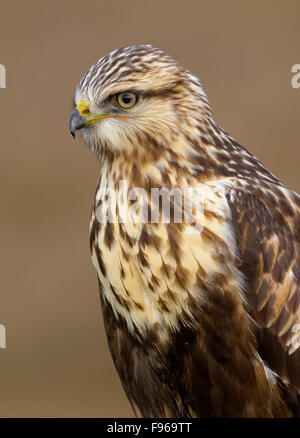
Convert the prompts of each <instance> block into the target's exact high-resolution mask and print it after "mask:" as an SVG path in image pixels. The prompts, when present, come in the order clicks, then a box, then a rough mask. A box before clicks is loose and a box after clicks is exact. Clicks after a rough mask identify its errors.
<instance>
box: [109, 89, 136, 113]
mask: <svg viewBox="0 0 300 438" xmlns="http://www.w3.org/2000/svg"><path fill="white" fill-rule="evenodd" d="M113 99H114V102H115V103H116V104H117V105H118V106H119V107H121V108H123V109H129V108H132V107H133V106H134V105H135V104H136V103H137V102H138V96H137V95H136V94H134V93H131V92H129V91H126V92H125V93H118V94H115V95H114V96H113Z"/></svg>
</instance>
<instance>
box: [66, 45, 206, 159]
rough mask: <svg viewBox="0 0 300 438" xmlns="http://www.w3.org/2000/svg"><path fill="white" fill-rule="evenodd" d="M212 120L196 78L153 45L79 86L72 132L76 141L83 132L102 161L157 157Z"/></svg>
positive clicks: (100, 65) (110, 58) (131, 49)
mask: <svg viewBox="0 0 300 438" xmlns="http://www.w3.org/2000/svg"><path fill="white" fill-rule="evenodd" d="M208 114H209V106H208V103H207V99H206V96H205V94H204V92H203V91H202V88H201V85H200V83H199V81H198V79H197V78H196V77H195V76H193V75H192V74H191V73H190V72H189V71H187V70H186V69H185V68H184V67H182V66H181V65H179V64H178V63H177V61H175V60H174V59H173V58H172V57H171V56H169V55H167V54H166V53H165V52H163V51H162V50H159V49H155V48H153V47H152V46H151V45H141V46H127V47H124V48H121V49H117V50H114V51H113V52H111V53H109V54H108V55H106V56H104V57H103V58H101V59H100V60H99V61H98V62H96V63H95V64H94V65H93V66H92V67H91V68H90V70H89V71H88V72H87V73H86V74H85V75H84V76H83V78H82V79H81V80H80V82H79V84H78V86H77V90H76V94H75V109H74V111H73V113H72V115H71V119H70V131H71V134H72V136H73V137H75V132H76V130H78V129H81V130H82V135H83V138H84V140H85V141H86V142H87V144H88V145H89V146H90V148H91V149H92V150H94V151H96V152H97V153H98V154H99V155H101V153H102V152H103V151H105V150H109V151H110V152H112V153H116V154H120V153H122V152H123V153H126V154H131V155H132V154H139V153H142V152H143V150H144V152H145V149H147V153H149V151H151V150H152V149H153V152H154V153H155V150H154V149H160V150H161V151H163V149H164V147H165V146H166V145H168V146H170V145H171V144H172V143H174V139H175V138H176V137H177V136H178V134H179V132H182V130H183V129H184V127H185V128H186V129H192V128H193V126H194V125H195V124H196V123H199V119H200V118H201V115H202V116H203V117H205V116H206V115H208ZM197 120H198V122H197ZM156 153H157V151H156Z"/></svg>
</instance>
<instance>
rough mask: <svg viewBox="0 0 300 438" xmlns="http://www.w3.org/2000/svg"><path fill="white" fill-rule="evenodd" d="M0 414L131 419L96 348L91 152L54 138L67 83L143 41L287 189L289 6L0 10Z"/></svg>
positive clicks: (292, 22)
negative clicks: (0, 82)
mask: <svg viewBox="0 0 300 438" xmlns="http://www.w3.org/2000/svg"><path fill="white" fill-rule="evenodd" d="M0 13H1V18H0V64H4V65H5V66H6V69H7V88H6V89H0V102H1V105H0V125H1V127H0V144H1V157H0V178H1V204H0V205H1V216H0V221H1V227H0V236H1V240H0V242H1V252H0V257H1V260H0V263H1V277H0V278H1V291H0V323H2V324H5V326H6V330H7V348H6V349H0V416H2V417H6V416H9V417H15V416H22V417H28V416H31V417H32V416H46V417H53V416H56V417H65V416H71V417H76V416H82V417H92V416H97V417H105V416H117V417H122V416H123V417H124V416H132V411H131V408H130V406H129V403H128V402H127V400H126V397H125V395H124V393H123V390H122V387H121V384H120V382H119V379H118V376H117V374H116V372H115V370H114V366H113V363H112V360H111V357H110V353H109V351H108V348H107V345H106V339H105V334H104V329H103V324H102V318H101V313H100V303H99V296H98V290H97V282H96V276H95V272H94V269H93V267H92V264H91V262H90V255H89V245H88V226H89V214H90V209H91V204H92V199H93V196H94V190H95V187H96V181H97V178H98V175H99V171H100V170H99V168H98V165H97V161H96V157H95V156H94V155H93V154H92V153H91V152H90V151H89V150H88V148H87V147H86V146H84V145H83V142H82V140H79V139H80V136H79V137H78V140H77V141H76V142H74V141H73V140H72V139H71V137H70V135H69V132H68V119H69V115H70V112H71V109H72V99H73V94H74V91H75V86H76V84H77V82H78V80H79V79H80V77H81V76H82V74H83V73H85V71H86V70H87V69H88V68H89V67H90V66H91V64H93V63H94V62H95V61H96V60H97V59H98V58H100V57H102V56H103V55H104V54H106V53H107V52H109V51H110V50H112V49H114V48H117V47H120V46H123V45H126V44H131V43H135V44H139V43H152V44H153V45H154V46H157V47H160V48H162V49H164V50H166V51H167V52H169V53H171V54H172V55H173V56H175V57H176V58H177V59H178V60H179V61H180V62H181V63H182V64H184V65H185V66H186V67H188V68H189V69H190V70H191V71H192V72H193V73H195V74H196V75H198V76H199V77H200V79H201V81H202V83H203V86H204V88H205V90H206V92H207V94H208V97H209V99H210V102H211V105H212V108H213V111H214V115H215V119H216V121H217V122H219V123H220V124H221V126H223V127H224V128H225V129H226V130H227V131H229V132H230V133H231V134H232V135H233V136H234V137H235V138H236V139H237V140H239V141H240V142H241V143H242V144H243V145H244V146H246V147H247V148H249V149H250V150H251V151H252V152H254V153H255V154H256V155H257V156H258V157H259V158H260V159H261V160H262V161H263V162H264V163H265V164H266V165H267V166H268V167H269V169H270V170H272V171H273V172H274V173H275V174H276V175H277V176H279V177H280V179H282V180H283V182H285V183H286V184H287V185H288V186H289V187H290V188H292V189H294V190H296V191H298V192H300V175H299V170H298V169H299V161H300V140H299V131H300V127H299V120H300V88H299V89H293V88H292V86H291V78H292V73H291V67H292V66H293V65H294V64H299V63H300V50H299V44H300V26H299V16H300V2H299V0H295V1H293V0H288V1H274V0H272V1H271V0H270V1H251V2H246V1H222V0H220V1H211V0H210V1H199V0H197V1H189V0H185V1H182V2H179V1H174V0H160V1H156V0H153V1H151V2H147V1H141V0H140V1H131V0H128V1H126V2H125V1H120V0H115V1H113V2H104V1H100V0H98V1H95V0H89V1H84V0H81V1H78V0H72V1H62V0H60V1H52V2H42V1H30V0H29V1H26V2H20V1H14V0H10V1H6V2H2V3H1V10H0Z"/></svg>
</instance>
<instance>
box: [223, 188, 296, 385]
mask: <svg viewBox="0 0 300 438" xmlns="http://www.w3.org/2000/svg"><path fill="white" fill-rule="evenodd" d="M299 199H300V198H299V196H298V195H296V194H295V193H292V192H288V191H287V189H285V188H283V187H282V186H277V185H276V184H269V185H268V187H267V188H262V189H257V188H256V189H253V190H251V191H250V190H245V189H244V188H243V187H242V186H241V187H240V188H238V189H232V190H231V191H230V192H229V193H228V196H227V200H228V203H229V206H230V208H231V213H232V223H233V226H234V229H235V233H236V236H237V244H238V249H239V255H240V269H241V271H242V272H243V273H244V275H245V279H246V282H247V285H246V287H245V294H246V298H247V299H248V301H249V303H250V309H251V314H252V316H253V318H254V320H255V321H256V325H257V333H256V336H257V340H258V344H259V351H260V354H261V357H262V359H263V360H265V361H266V362H267V363H268V365H269V367H271V368H272V369H273V370H274V371H275V372H276V373H277V374H279V375H280V376H281V377H282V378H283V380H284V381H285V382H286V383H290V384H292V385H294V386H295V387H296V388H297V389H298V391H299V389H300V239H299V234H300V229H299V228H300V211H299Z"/></svg>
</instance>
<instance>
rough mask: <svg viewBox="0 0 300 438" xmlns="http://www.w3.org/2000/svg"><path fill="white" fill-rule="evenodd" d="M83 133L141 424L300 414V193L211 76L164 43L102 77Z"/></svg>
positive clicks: (100, 242) (97, 226) (92, 79)
mask: <svg viewBox="0 0 300 438" xmlns="http://www.w3.org/2000/svg"><path fill="white" fill-rule="evenodd" d="M79 129H80V130H81V132H82V136H83V139H84V140H85V142H86V143H87V144H88V146H89V147H90V149H91V150H92V151H94V152H95V153H96V155H97V157H98V160H99V164H100V169H101V171H100V178H99V182H98V186H97V190H96V195H95V199H94V205H93V209H92V216H91V223H90V247H91V254H92V260H93V264H94V266H95V268H96V271H97V277H98V282H99V290H100V296H101V305H102V310H103V317H104V325H105V330H106V334H107V339H108V344H109V347H110V351H111V354H112V357H113V361H114V363H115V366H116V369H117V371H118V373H119V376H120V379H121V381H122V384H123V387H124V390H125V392H126V395H127V397H128V399H129V401H130V403H131V405H132V408H133V410H134V412H135V414H136V415H140V416H143V417H173V418H176V417H185V418H190V417H297V416H299V415H300V395H299V391H300V197H299V196H298V195H297V194H296V193H294V192H293V191H291V190H289V189H288V188H287V187H286V186H285V185H284V184H282V183H281V182H280V181H279V180H278V179H277V178H276V176H274V175H273V174H272V173H271V172H270V171H269V170H267V169H266V167H265V166H264V165H263V164H262V163H261V162H260V161H259V160H258V159H257V158H256V157H255V156H254V155H252V154H251V153H250V152H248V151H247V150H246V149H245V148H244V147H242V146H240V145H239V144H238V143H237V142H236V141H235V140H234V139H233V138H232V137H231V136H230V135H228V134H227V133H226V132H225V131H224V130H223V129H222V128H221V127H219V126H218V125H217V124H216V123H215V121H214V120H213V118H212V113H211V110H210V106H209V103H208V100H207V97H206V95H205V93H204V91H203V89H202V86H201V84H200V82H199V80H198V78H197V77H195V76H194V75H193V74H192V73H190V71H188V70H187V69H186V68H184V67H183V66H182V65H180V64H179V63H178V62H177V61H176V60H175V59H173V57H171V56H170V55H168V54H166V53H165V52H164V51H162V50H160V49H156V48H153V47H152V46H151V45H139V46H126V47H123V48H120V49H116V50H114V51H112V52H111V53H109V54H107V55H106V56H104V57H103V58H101V59H100V60H99V61H98V62H96V63H95V64H94V65H93V66H92V67H91V68H90V69H89V70H88V72H87V73H86V74H85V75H84V76H83V78H82V79H81V80H80V82H79V84H78V86H77V89H76V93H75V109H74V111H73V112H72V115H71V119H70V132H71V134H72V136H73V137H75V132H76V130H79ZM121 183H122V184H121ZM124 187H125V188H124ZM183 188H185V189H187V191H188V189H189V188H200V192H201V193H202V198H201V200H200V201H199V203H200V204H201V209H199V211H198V209H197V208H196V207H197V205H196V204H197V202H194V201H193V199H194V198H193V199H192V197H193V196H192V195H187V197H186V198H187V201H186V202H185V203H184V206H183V204H180V203H179V202H175V197H174V196H173V195H172V194H174V189H178V190H179V191H182V190H183ZM136 189H138V190H139V193H141V198H143V202H139V203H138V205H139V208H138V207H137V206H136V204H137V198H138V196H136V198H135V197H134V196H132V190H133V192H134V193H136V192H135V190H136ZM154 189H155V190H158V191H159V194H161V193H162V191H161V190H163V189H164V190H165V192H163V193H166V197H167V199H168V200H169V205H170V210H171V213H172V214H171V215H170V218H169V220H163V218H164V214H163V213H164V204H163V202H162V196H161V197H160V196H159V198H158V200H157V198H156V200H153V199H152V198H153V197H152V196H151V195H152V192H154ZM172 190H173V192H172ZM111 193H114V194H115V197H114V196H112V195H111ZM129 193H131V195H130V196H129ZM103 194H105V196H104V195H103ZM108 195H111V196H108ZM127 195H128V196H127ZM139 196H140V195H139ZM186 205H188V206H189V207H190V208H189V209H188V208H187V207H186ZM133 207H134V209H133V211H132V210H130V209H131V208H133ZM113 210H115V211H113ZM125 210H126V211H129V212H130V214H129V215H128V216H125V214H123V212H124V211H125ZM141 210H142V211H143V212H144V215H142V214H139V213H140V211H141ZM187 210H189V214H188V213H187V214H186V215H185V214H183V215H182V220H181V221H180V220H175V214H173V213H176V212H177V213H178V212H181V213H185V212H186V211H187ZM99 211H100V213H101V214H99ZM146 213H149V214H148V216H147V214H146ZM152 213H153V215H152ZM155 213H156V216H155ZM149 216H151V217H150V219H149ZM124 217H125V219H126V220H125V219H124ZM153 217H154V218H155V217H156V218H158V220H151V219H152V218H153Z"/></svg>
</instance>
